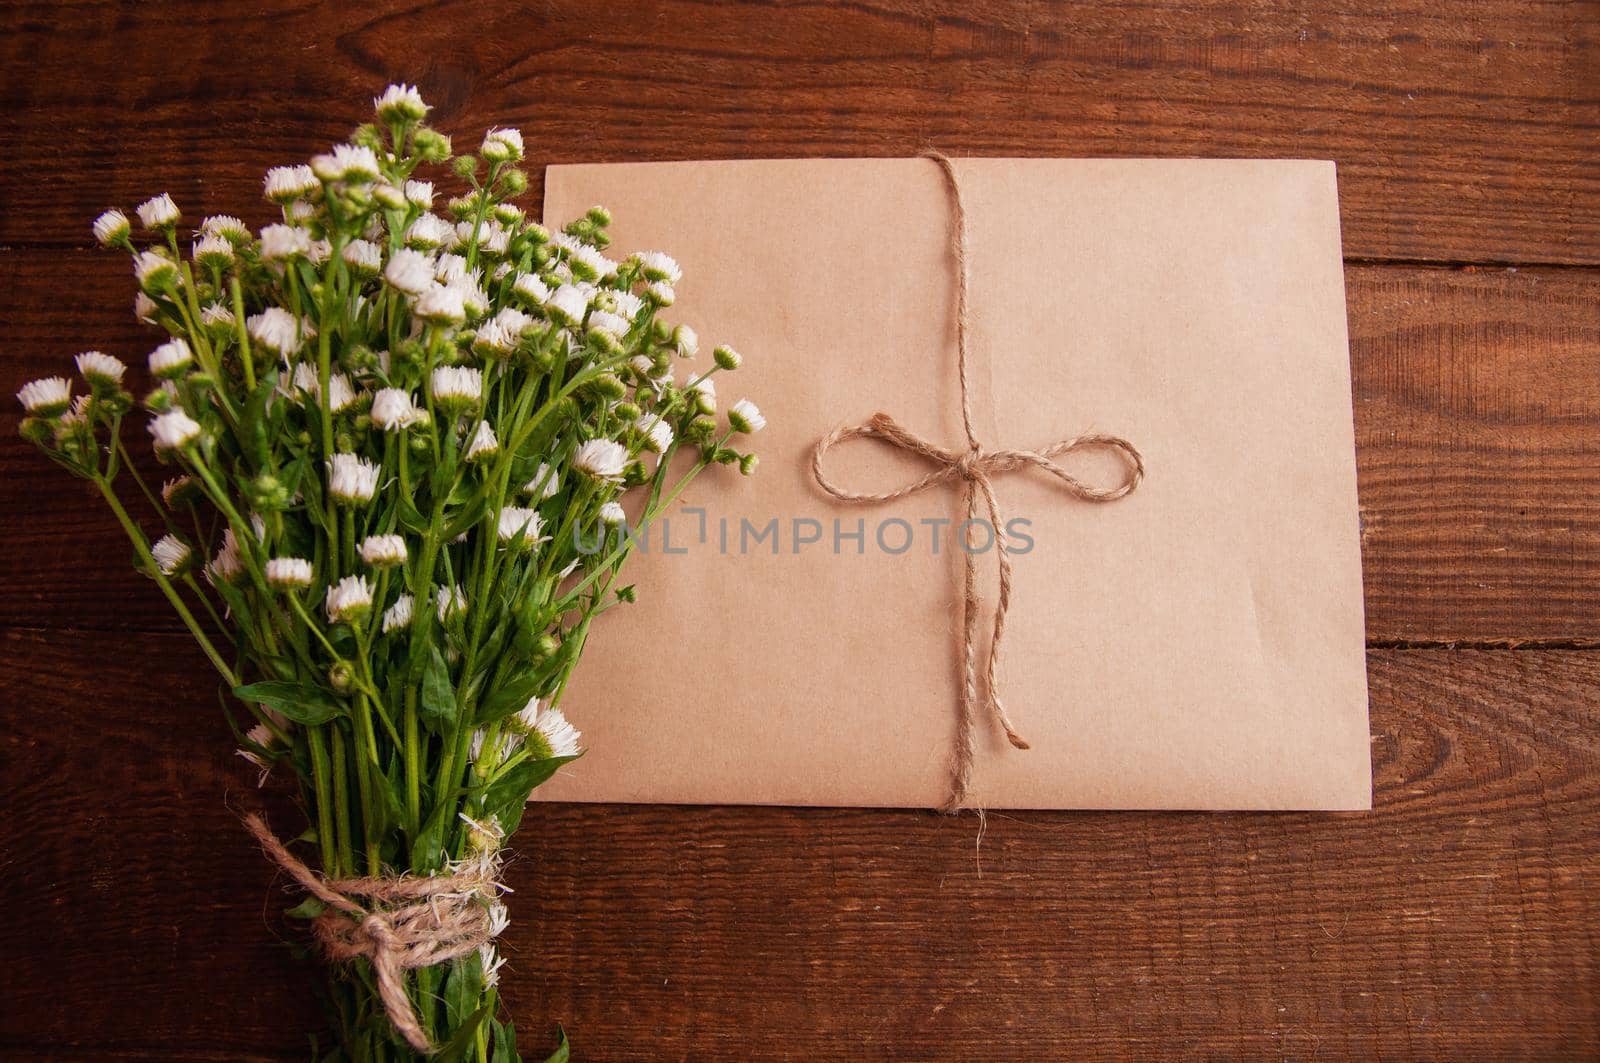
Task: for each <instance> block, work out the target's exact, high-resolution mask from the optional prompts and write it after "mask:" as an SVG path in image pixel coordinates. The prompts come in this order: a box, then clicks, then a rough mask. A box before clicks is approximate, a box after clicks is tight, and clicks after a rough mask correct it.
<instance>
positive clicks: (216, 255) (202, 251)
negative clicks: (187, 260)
mask: <svg viewBox="0 0 1600 1063" xmlns="http://www.w3.org/2000/svg"><path fill="white" fill-rule="evenodd" d="M194 260H195V262H196V263H198V264H199V265H201V266H205V267H207V268H211V269H221V268H223V267H224V266H226V265H227V264H228V263H230V262H232V261H233V245H232V244H230V243H229V242H228V240H227V238H226V237H223V236H218V235H216V234H215V233H207V234H206V235H205V236H202V237H201V238H200V239H198V240H196V241H195V242H194Z"/></svg>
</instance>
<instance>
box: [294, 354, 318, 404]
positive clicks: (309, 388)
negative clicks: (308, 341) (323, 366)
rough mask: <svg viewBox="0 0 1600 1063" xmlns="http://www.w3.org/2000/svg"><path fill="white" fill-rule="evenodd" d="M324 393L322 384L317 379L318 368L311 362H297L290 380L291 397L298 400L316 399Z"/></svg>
mask: <svg viewBox="0 0 1600 1063" xmlns="http://www.w3.org/2000/svg"><path fill="white" fill-rule="evenodd" d="M321 393H322V382H321V381H320V380H318V379H317V367H316V366H314V365H312V364H311V363H310V362H296V363H295V367H294V375H293V376H292V377H290V378H289V392H288V394H289V396H290V398H297V399H315V398H316V397H317V396H318V395H319V394H321Z"/></svg>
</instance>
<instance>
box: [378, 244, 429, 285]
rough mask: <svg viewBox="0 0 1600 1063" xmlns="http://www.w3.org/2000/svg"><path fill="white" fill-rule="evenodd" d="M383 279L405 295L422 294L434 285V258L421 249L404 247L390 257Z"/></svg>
mask: <svg viewBox="0 0 1600 1063" xmlns="http://www.w3.org/2000/svg"><path fill="white" fill-rule="evenodd" d="M383 279H384V280H386V281H388V282H389V286H390V287H391V288H394V289H395V290H396V291H398V292H400V293H401V294H403V295H411V296H417V295H421V294H422V293H423V292H425V291H427V290H428V289H429V288H431V287H433V260H432V259H431V258H429V257H428V256H427V255H424V254H423V253H422V252H420V251H413V250H411V249H410V248H409V247H407V248H402V249H401V250H399V251H396V252H395V253H394V257H393V258H391V259H389V265H388V266H387V267H385V269H384V271H383Z"/></svg>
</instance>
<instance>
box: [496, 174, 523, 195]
mask: <svg viewBox="0 0 1600 1063" xmlns="http://www.w3.org/2000/svg"><path fill="white" fill-rule="evenodd" d="M500 187H501V188H503V189H505V192H506V195H508V196H520V195H522V193H524V192H526V191H527V190H528V175H527V174H525V173H523V172H522V171H521V170H515V169H513V170H507V171H506V172H505V173H503V174H501V175H500Z"/></svg>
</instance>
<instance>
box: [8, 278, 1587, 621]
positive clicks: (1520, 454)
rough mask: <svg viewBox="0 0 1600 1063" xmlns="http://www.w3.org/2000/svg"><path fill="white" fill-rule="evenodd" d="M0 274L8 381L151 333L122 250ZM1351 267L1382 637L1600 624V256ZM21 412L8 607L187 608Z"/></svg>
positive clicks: (1361, 439) (29, 615)
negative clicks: (152, 581) (23, 433)
mask: <svg viewBox="0 0 1600 1063" xmlns="http://www.w3.org/2000/svg"><path fill="white" fill-rule="evenodd" d="M0 276H3V277H5V278H6V283H5V284H0V321H5V322H6V323H7V336H8V341H7V343H6V345H5V346H4V348H3V349H0V385H3V392H4V394H6V395H9V393H10V392H12V391H14V390H15V389H16V388H17V386H19V385H20V384H21V383H22V382H23V381H24V380H27V379H30V378H31V377H34V376H38V375H42V374H45V373H50V372H65V371H68V370H69V369H70V362H69V357H70V354H71V353H72V352H75V351H77V350H79V349H81V348H84V347H89V346H99V347H103V348H104V349H106V350H108V351H111V352H113V353H116V354H119V355H122V356H124V357H125V358H127V359H129V360H130V361H132V362H135V363H138V362H140V361H142V358H143V354H144V352H145V351H146V350H147V348H148V347H149V346H150V345H151V342H152V341H151V339H150V337H149V334H148V332H147V331H146V330H140V329H139V328H138V327H137V326H136V325H135V324H134V323H133V321H132V319H131V315H129V314H128V313H127V311H126V309H125V306H126V299H125V297H127V298H131V287H132V281H131V278H128V277H126V276H125V275H124V269H123V263H122V260H121V258H120V256H117V255H111V254H103V253H92V252H71V251H59V252H57V251H27V252H17V251H12V252H0ZM1348 287H1349V301H1350V311H1349V313H1350V325H1351V339H1352V359H1353V364H1354V374H1355V416H1356V425H1357V432H1358V444H1359V445H1358V457H1359V461H1360V473H1361V509H1362V519H1363V522H1364V529H1365V544H1364V555H1365V564H1366V595H1367V623H1368V633H1369V635H1370V637H1371V638H1372V639H1373V640H1375V641H1377V642H1380V643H1387V642H1393V641H1465V642H1483V641H1517V640H1552V641H1560V642H1573V641H1583V642H1592V641H1596V640H1600V505H1597V503H1596V499H1600V272H1594V271H1587V270H1556V271H1551V270H1543V271H1526V270H1524V271H1520V272H1511V271H1505V270H1492V271H1482V272H1461V271H1454V270H1443V269H1418V268H1392V267H1352V268H1350V269H1349V270H1348ZM17 418H18V409H17V407H16V406H15V404H14V403H12V402H10V401H9V400H8V401H6V402H3V403H0V478H3V482H4V483H5V485H6V488H5V490H6V492H7V497H8V498H9V499H10V500H11V504H9V505H6V506H0V539H3V541H5V542H7V543H8V544H9V546H10V550H11V556H12V558H13V560H14V565H13V568H12V571H11V573H10V577H9V578H10V589H11V593H10V594H8V595H6V596H5V597H4V598H3V599H0V623H8V624H27V625H41V626H49V625H78V626H86V627H104V628H111V629H119V630H121V629H129V628H132V629H162V628H165V629H172V628H174V627H175V626H176V622H175V621H174V620H173V619H172V618H171V617H170V616H169V615H168V613H167V607H166V605H165V603H164V602H163V601H162V600H161V599H160V597H159V595H157V594H156V593H155V592H154V589H153V588H151V587H148V586H146V585H144V584H143V582H142V581H141V580H139V579H138V578H137V577H135V576H134V575H132V573H131V571H129V569H128V565H127V562H128V559H129V557H130V552H129V549H128V547H127V546H126V544H125V542H124V541H123V540H122V538H121V532H120V531H119V530H118V529H117V527H116V525H115V523H114V522H113V521H112V520H111V518H110V516H109V514H107V513H106V512H105V511H104V509H103V506H102V505H101V504H100V502H99V500H98V498H96V497H94V496H93V494H92V491H90V490H89V489H88V488H86V487H84V486H83V485H81V484H79V483H76V482H74V481H71V480H70V479H68V478H67V477H66V476H65V474H64V473H62V472H61V471H60V470H58V469H56V468H55V466H53V465H50V464H49V463H48V462H46V461H45V460H44V459H43V458H41V457H40V456H39V455H38V454H36V453H34V452H33V450H32V449H31V448H30V447H29V446H28V445H27V444H25V443H23V442H22V440H20V439H19V438H17V436H16V432H15V426H16V423H17ZM135 420H139V419H138V418H136V419H135ZM130 431H131V434H132V435H134V436H138V437H140V441H141V443H142V437H143V430H142V429H141V428H139V427H137V426H135V427H133V428H132V429H131V430H130ZM131 490H132V489H131V488H130V491H131Z"/></svg>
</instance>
